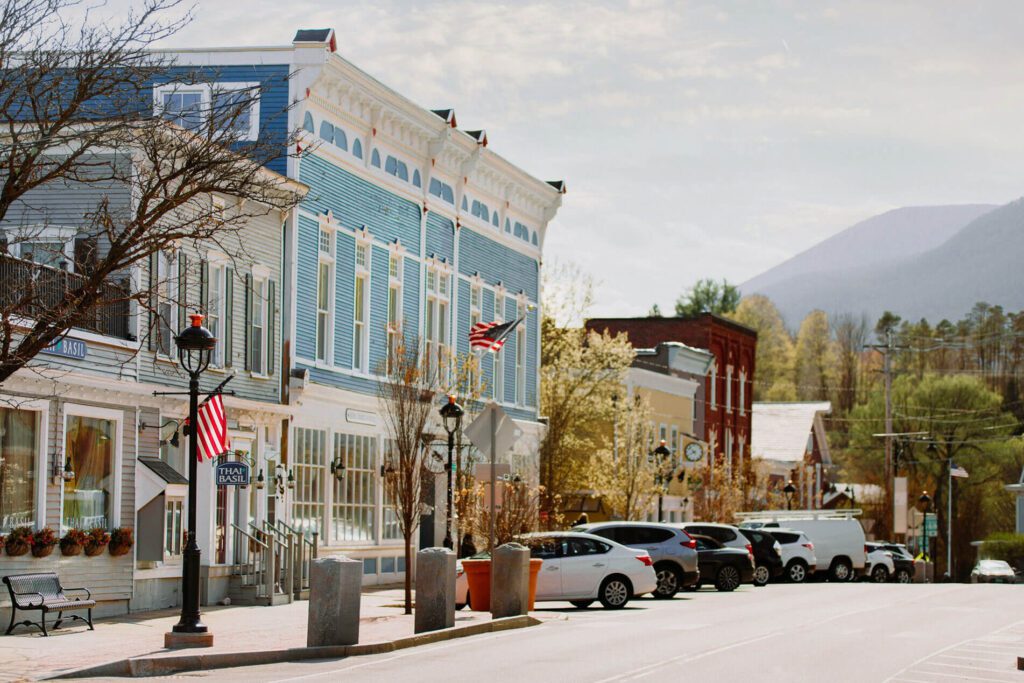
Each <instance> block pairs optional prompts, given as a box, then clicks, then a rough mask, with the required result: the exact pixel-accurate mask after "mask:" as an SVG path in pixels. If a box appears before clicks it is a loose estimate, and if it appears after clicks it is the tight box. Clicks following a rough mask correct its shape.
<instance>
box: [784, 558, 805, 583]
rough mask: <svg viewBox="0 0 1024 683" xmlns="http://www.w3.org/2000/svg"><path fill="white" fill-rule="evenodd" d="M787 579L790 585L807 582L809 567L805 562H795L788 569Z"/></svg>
mask: <svg viewBox="0 0 1024 683" xmlns="http://www.w3.org/2000/svg"><path fill="white" fill-rule="evenodd" d="M786 578H787V579H788V580H789V582H790V583H803V582H804V581H806V580H807V565H806V564H804V562H803V560H793V561H792V562H790V563H789V566H788V567H786Z"/></svg>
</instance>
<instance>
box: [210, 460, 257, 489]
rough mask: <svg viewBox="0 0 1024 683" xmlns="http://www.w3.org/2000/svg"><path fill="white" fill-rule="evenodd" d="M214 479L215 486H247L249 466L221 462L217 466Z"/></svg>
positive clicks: (240, 463) (246, 464)
mask: <svg viewBox="0 0 1024 683" xmlns="http://www.w3.org/2000/svg"><path fill="white" fill-rule="evenodd" d="M214 477H215V481H216V482H217V486H248V485H249V464H248V463H244V462H222V463H221V464H219V465H217V471H216V473H215V475H214Z"/></svg>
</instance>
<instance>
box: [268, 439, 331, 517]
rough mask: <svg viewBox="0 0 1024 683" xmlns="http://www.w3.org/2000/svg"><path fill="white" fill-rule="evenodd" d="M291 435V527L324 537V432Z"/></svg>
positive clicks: (325, 441)
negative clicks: (292, 444)
mask: <svg viewBox="0 0 1024 683" xmlns="http://www.w3.org/2000/svg"><path fill="white" fill-rule="evenodd" d="M294 433H295V444H294V448H293V452H292V457H293V460H292V474H294V475H295V489H294V490H293V491H292V519H291V524H292V526H293V527H295V528H296V529H298V530H299V531H315V532H317V533H318V534H323V529H322V526H323V519H324V506H325V503H324V486H323V477H324V472H325V471H326V470H327V432H326V431H324V430H322V429H304V428H301V427H296V428H295V432H294ZM279 472H280V470H279Z"/></svg>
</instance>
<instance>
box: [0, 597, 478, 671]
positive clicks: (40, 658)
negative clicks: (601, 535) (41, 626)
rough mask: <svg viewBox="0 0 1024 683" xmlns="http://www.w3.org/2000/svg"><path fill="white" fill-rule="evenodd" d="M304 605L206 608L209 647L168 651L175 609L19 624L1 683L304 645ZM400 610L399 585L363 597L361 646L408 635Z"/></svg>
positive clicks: (0, 665)
mask: <svg viewBox="0 0 1024 683" xmlns="http://www.w3.org/2000/svg"><path fill="white" fill-rule="evenodd" d="M308 608H309V602H308V601H306V600H302V601H299V602H293V603H291V604H290V605H281V606H278V607H214V606H211V607H208V608H204V610H203V623H205V624H206V625H207V626H208V627H209V629H210V631H211V632H213V634H214V646H213V647H212V648H202V649H186V650H166V649H164V647H163V639H164V633H166V632H167V631H170V630H171V627H172V626H173V625H174V624H176V623H177V622H178V616H179V614H180V613H179V612H178V611H177V610H161V611H159V612H143V613H139V614H134V615H127V616H123V617H115V618H111V619H102V620H97V621H96V622H95V626H96V630H95V631H94V632H90V631H89V630H88V628H87V627H85V626H83V625H81V624H80V622H79V623H76V622H71V625H70V626H68V627H67V628H66V630H65V628H63V627H62V628H61V629H60V630H58V631H51V635H50V637H49V638H44V637H43V636H42V633H40V632H39V630H38V629H32V628H27V627H19V628H18V629H17V630H15V632H14V634H12V635H10V636H6V637H0V680H5V681H19V680H38V679H40V678H47V677H50V676H54V675H57V674H60V673H64V672H67V671H71V670H74V669H82V668H85V667H90V666H97V665H100V664H105V663H107V662H111V661H114V660H118V659H127V658H131V657H142V656H157V657H167V656H175V655H181V654H190V655H191V654H204V655H205V654H220V653H235V652H258V651H266V650H283V649H288V648H302V647H305V646H306V619H307V613H308ZM402 611H403V592H402V589H400V588H392V589H385V590H380V591H374V592H365V593H363V597H362V604H361V607H360V630H359V643H360V645H363V644H372V643H385V642H390V641H393V640H397V639H399V638H405V637H408V636H411V635H413V615H411V614H410V615H405V614H403V613H402ZM490 617H491V615H490V613H488V612H471V611H469V610H468V609H465V610H462V611H460V612H456V613H455V625H456V626H457V627H458V626H467V625H469V624H480V623H484V622H488V621H490Z"/></svg>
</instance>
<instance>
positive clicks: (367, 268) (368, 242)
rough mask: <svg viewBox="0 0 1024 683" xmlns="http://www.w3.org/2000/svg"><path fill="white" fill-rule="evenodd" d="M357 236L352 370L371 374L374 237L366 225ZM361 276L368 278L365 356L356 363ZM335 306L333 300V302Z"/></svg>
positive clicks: (364, 296) (364, 293)
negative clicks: (357, 291) (362, 261)
mask: <svg viewBox="0 0 1024 683" xmlns="http://www.w3.org/2000/svg"><path fill="white" fill-rule="evenodd" d="M355 238H356V253H355V258H354V260H353V262H354V264H355V267H354V272H353V275H352V292H353V296H352V359H351V362H352V370H353V371H354V372H356V373H358V374H361V375H369V374H370V368H369V365H370V311H371V307H370V298H371V294H370V291H371V290H370V288H371V286H372V282H371V278H372V277H373V273H372V267H373V237H372V236H371V235H370V232H369V230H367V229H366V227H365V226H364V227H363V229H362V230H357V231H356V233H355ZM360 248H365V249H366V263H365V264H364V265H359V249H360ZM359 278H365V279H366V285H365V289H364V291H363V329H362V331H361V332H360V333H359V334H360V337H361V339H360V342H361V346H362V350H363V357H362V358H361V359H360V361H361V362H360V363H358V364H357V363H356V309H355V288H356V281H358V280H359ZM332 306H333V302H332Z"/></svg>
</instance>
